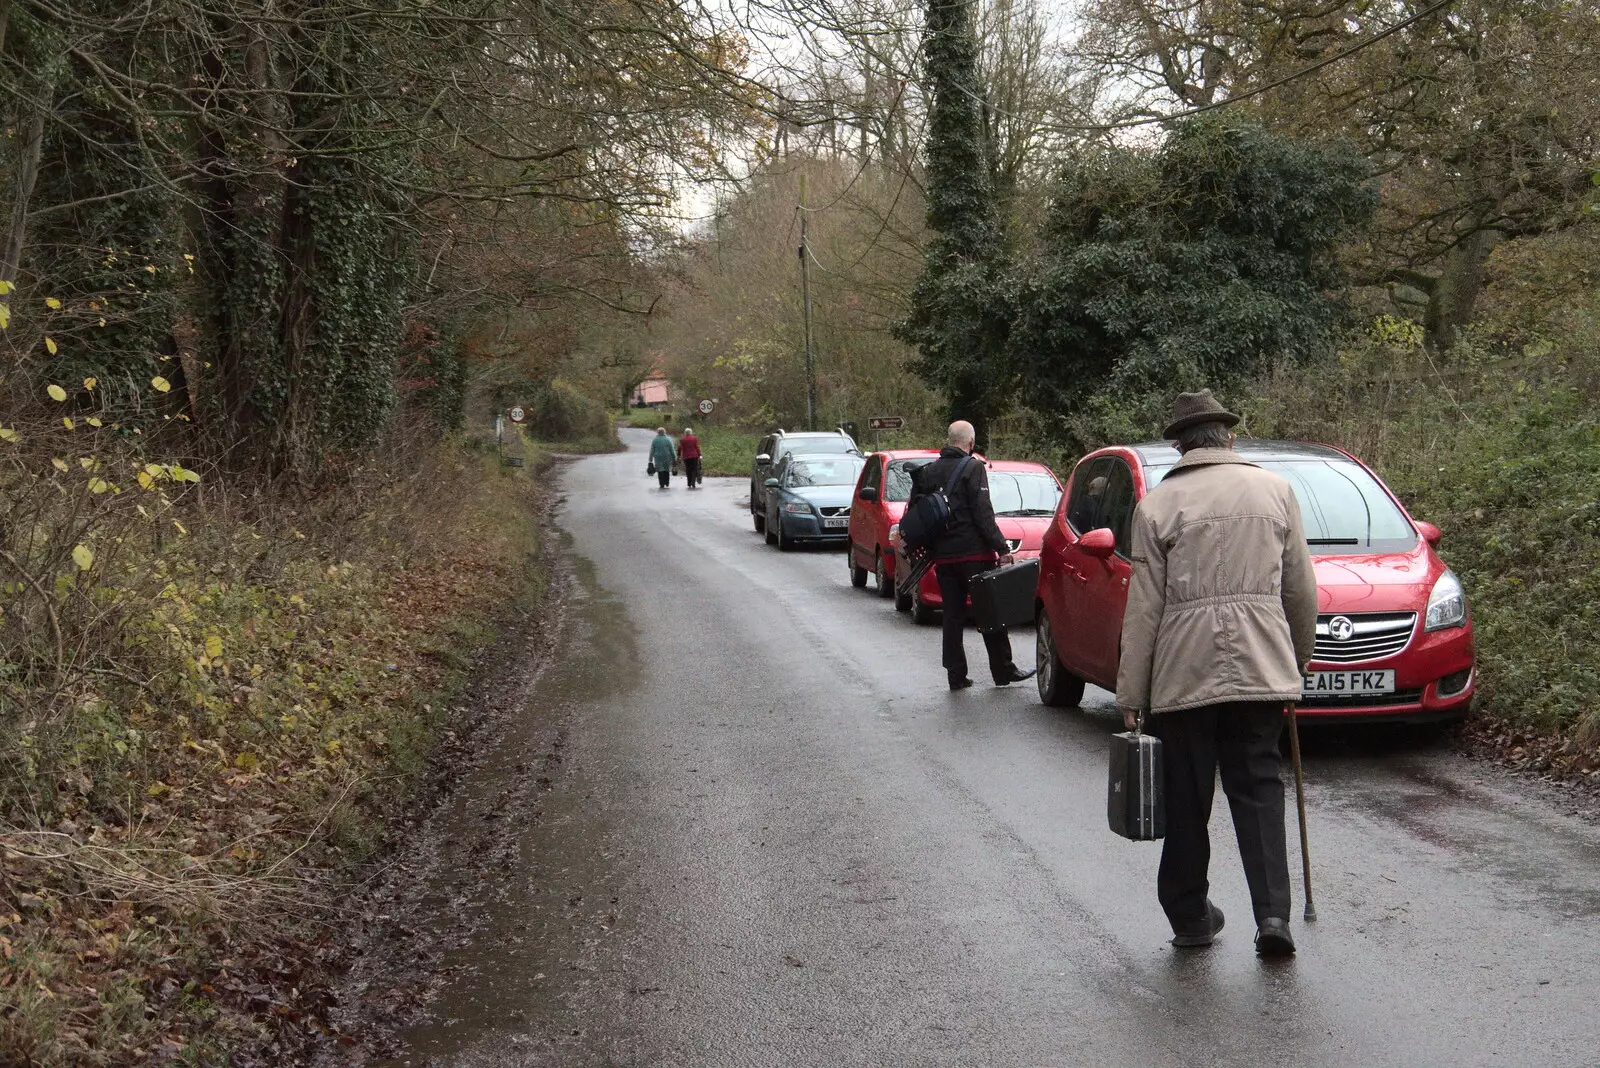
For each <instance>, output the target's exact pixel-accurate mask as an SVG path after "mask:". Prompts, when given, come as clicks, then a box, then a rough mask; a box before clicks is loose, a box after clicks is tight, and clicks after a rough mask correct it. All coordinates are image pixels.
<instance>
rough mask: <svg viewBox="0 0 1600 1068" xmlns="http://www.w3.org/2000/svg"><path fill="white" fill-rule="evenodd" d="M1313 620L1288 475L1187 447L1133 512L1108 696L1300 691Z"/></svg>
mask: <svg viewBox="0 0 1600 1068" xmlns="http://www.w3.org/2000/svg"><path fill="white" fill-rule="evenodd" d="M1316 629H1317V580H1316V576H1315V574H1314V573H1313V572H1312V568H1311V553H1310V550H1309V549H1307V548H1306V538H1305V528H1304V526H1303V525H1302V522H1301V518H1300V504H1299V502H1298V501H1297V500H1296V499H1295V495H1294V490H1293V489H1291V488H1290V487H1289V483H1288V482H1286V481H1284V480H1283V479H1282V478H1279V477H1278V476H1277V475H1274V474H1272V473H1271V472H1269V471H1264V470H1262V469H1261V468H1259V467H1257V466H1255V465H1254V464H1252V463H1250V462H1249V461H1247V460H1245V459H1244V458H1243V457H1241V456H1240V455H1239V454H1238V453H1236V452H1234V451H1233V450H1232V449H1195V450H1193V451H1191V452H1189V453H1187V454H1186V455H1185V456H1184V457H1183V459H1182V460H1180V461H1178V463H1177V464H1176V465H1175V466H1174V467H1173V468H1172V470H1171V471H1169V472H1168V473H1167V477H1166V478H1165V479H1163V480H1162V482H1161V484H1160V485H1158V486H1157V487H1156V488H1155V489H1153V490H1151V491H1150V493H1149V494H1147V495H1146V496H1145V498H1144V500H1142V501H1140V502H1139V507H1138V509H1137V510H1135V512H1134V514H1133V580H1132V583H1131V585H1130V587H1129V590H1128V609H1127V614H1126V615H1125V616H1124V617H1123V623H1122V657H1121V661H1120V666H1119V669H1118V672H1117V705H1118V707H1120V708H1123V709H1131V710H1134V711H1138V710H1140V709H1147V710H1149V711H1150V712H1153V713H1160V712H1174V711H1177V710H1179V709H1184V708H1198V707H1200V706H1202V705H1214V704H1221V703H1223V702H1225V701H1281V702H1284V703H1288V702H1291V701H1296V700H1299V698H1300V678H1301V672H1302V671H1303V670H1304V669H1305V667H1306V666H1307V665H1308V664H1309V663H1310V662H1311V655H1312V652H1313V648H1314V643H1315V641H1316Z"/></svg>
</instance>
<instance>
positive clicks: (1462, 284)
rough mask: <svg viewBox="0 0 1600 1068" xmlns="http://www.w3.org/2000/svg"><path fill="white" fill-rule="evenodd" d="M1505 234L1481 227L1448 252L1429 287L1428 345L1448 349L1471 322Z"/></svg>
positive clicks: (1425, 338)
mask: <svg viewBox="0 0 1600 1068" xmlns="http://www.w3.org/2000/svg"><path fill="white" fill-rule="evenodd" d="M1504 236H1505V235H1503V234H1501V233H1500V232H1499V231H1498V230H1478V231H1476V232H1475V233H1472V234H1469V235H1468V236H1467V237H1466V238H1464V239H1463V240H1462V241H1461V243H1460V244H1458V245H1457V246H1456V247H1455V248H1453V249H1451V250H1450V251H1449V252H1448V253H1446V254H1445V258H1444V264H1443V269H1442V270H1441V272H1440V273H1439V275H1438V276H1437V277H1436V278H1435V279H1434V283H1433V285H1432V287H1431V288H1430V289H1429V291H1428V314H1427V317H1426V320H1425V321H1424V322H1423V340H1424V342H1425V343H1426V344H1427V345H1428V347H1429V348H1432V349H1434V350H1436V351H1442V350H1444V349H1448V348H1449V347H1450V346H1451V345H1454V344H1455V343H1456V341H1457V340H1459V339H1460V337H1461V329H1462V327H1464V326H1466V325H1467V324H1468V323H1470V322H1472V313H1473V310H1474V309H1475V308H1476V307H1477V303H1478V296H1479V294H1481V293H1482V292H1483V282H1484V267H1485V265H1486V264H1487V263H1488V262H1489V254H1490V253H1492V252H1493V251H1494V250H1495V246H1496V245H1498V244H1500V242H1501V241H1502V240H1504Z"/></svg>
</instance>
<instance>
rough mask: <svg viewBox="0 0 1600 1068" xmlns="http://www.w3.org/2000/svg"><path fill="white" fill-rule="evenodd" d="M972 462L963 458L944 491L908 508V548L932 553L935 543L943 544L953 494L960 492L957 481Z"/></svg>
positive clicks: (904, 532)
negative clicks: (957, 488)
mask: <svg viewBox="0 0 1600 1068" xmlns="http://www.w3.org/2000/svg"><path fill="white" fill-rule="evenodd" d="M971 460H972V457H971V456H963V457H962V458H961V462H960V463H958V464H956V469H955V470H954V471H952V472H951V473H950V481H949V482H947V483H945V485H944V488H943V489H938V488H935V489H934V490H932V491H931V492H929V493H925V494H923V495H922V496H920V497H918V498H917V499H916V500H914V501H912V502H911V503H910V504H909V505H908V506H907V507H906V512H905V515H903V516H901V517H900V538H901V540H902V541H904V542H905V545H906V548H908V549H931V548H933V543H934V542H936V541H938V540H939V535H941V534H943V533H944V532H945V531H946V530H948V529H949V527H950V494H951V492H952V491H954V490H955V488H956V479H958V478H960V477H961V472H963V471H965V470H966V469H967V464H968V463H969V462H971Z"/></svg>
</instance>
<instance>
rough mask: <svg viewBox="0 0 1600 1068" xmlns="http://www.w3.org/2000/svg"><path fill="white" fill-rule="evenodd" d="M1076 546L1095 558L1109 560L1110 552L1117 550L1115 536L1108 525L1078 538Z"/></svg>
mask: <svg viewBox="0 0 1600 1068" xmlns="http://www.w3.org/2000/svg"><path fill="white" fill-rule="evenodd" d="M1078 548H1080V549H1082V550H1083V551H1084V553H1085V554H1087V555H1089V556H1092V557H1094V558H1095V559H1097V560H1109V559H1111V554H1112V553H1114V552H1116V551H1117V536H1116V535H1115V534H1113V533H1112V532H1111V528H1110V527H1100V528H1099V529H1097V530H1091V531H1089V532H1088V533H1087V534H1085V535H1084V536H1083V537H1081V538H1079V539H1078Z"/></svg>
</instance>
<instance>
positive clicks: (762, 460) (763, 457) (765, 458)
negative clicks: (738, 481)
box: [756, 452, 772, 464]
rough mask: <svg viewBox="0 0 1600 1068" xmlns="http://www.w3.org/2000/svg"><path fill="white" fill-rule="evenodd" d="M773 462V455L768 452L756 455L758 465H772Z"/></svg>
mask: <svg viewBox="0 0 1600 1068" xmlns="http://www.w3.org/2000/svg"><path fill="white" fill-rule="evenodd" d="M771 462H772V454H771V453H766V452H758V453H756V463H758V464H770V463H771Z"/></svg>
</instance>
